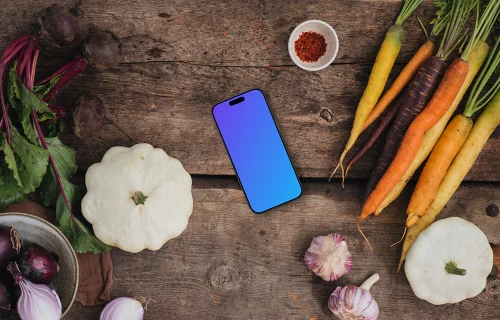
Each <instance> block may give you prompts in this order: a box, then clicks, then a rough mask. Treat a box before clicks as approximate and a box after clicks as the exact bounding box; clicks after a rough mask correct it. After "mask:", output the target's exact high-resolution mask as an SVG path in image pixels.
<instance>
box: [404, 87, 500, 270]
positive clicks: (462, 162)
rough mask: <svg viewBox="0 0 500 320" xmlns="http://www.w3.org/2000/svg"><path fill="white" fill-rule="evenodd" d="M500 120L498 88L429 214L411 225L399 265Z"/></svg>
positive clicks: (473, 128) (461, 178)
mask: <svg viewBox="0 0 500 320" xmlns="http://www.w3.org/2000/svg"><path fill="white" fill-rule="evenodd" d="M499 124H500V91H498V92H497V94H496V95H495V97H494V98H493V100H491V102H490V103H489V104H488V106H487V107H486V109H484V111H483V113H482V114H481V115H480V116H479V118H478V119H477V120H476V123H475V124H474V125H473V126H472V130H471V132H470V134H469V136H468V137H467V140H466V141H465V143H464V145H463V146H462V148H461V149H460V151H459V152H458V154H457V156H456V157H455V160H453V163H452V164H451V166H450V168H449V169H448V172H447V173H446V176H445V177H444V179H443V181H442V182H441V184H440V185H439V188H438V190H437V192H436V196H435V198H434V201H433V202H432V203H431V205H430V207H429V209H428V210H427V212H426V214H425V215H424V216H422V217H421V218H420V219H419V220H418V221H417V223H415V224H414V225H413V226H411V227H410V228H408V231H407V233H406V238H405V241H404V243H403V252H402V254H401V260H400V262H399V268H398V270H399V269H401V266H402V264H403V262H404V260H405V259H406V255H407V253H408V250H410V247H411V245H412V244H413V242H414V241H415V239H416V238H417V236H418V235H419V234H420V232H422V231H424V230H425V229H427V227H429V226H430V225H431V224H432V223H433V222H434V220H435V219H436V217H437V215H438V214H439V213H440V212H441V210H443V208H444V206H445V205H446V204H447V203H448V201H449V200H450V199H451V197H452V196H453V194H454V193H455V191H456V190H457V189H458V187H459V185H460V183H461V182H462V180H463V179H464V178H465V176H466V175H467V173H468V172H469V170H470V168H471V167H472V165H473V164H474V162H475V161H476V159H477V157H478V156H479V153H480V152H481V150H482V149H483V147H484V145H485V144H486V141H487V140H488V138H489V137H490V136H491V134H492V133H493V131H495V129H496V128H497V127H498V125H499Z"/></svg>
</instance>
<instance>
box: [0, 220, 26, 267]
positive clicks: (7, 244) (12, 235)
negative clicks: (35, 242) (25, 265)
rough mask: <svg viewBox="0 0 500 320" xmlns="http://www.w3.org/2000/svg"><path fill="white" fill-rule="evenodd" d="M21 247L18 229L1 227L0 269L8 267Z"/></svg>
mask: <svg viewBox="0 0 500 320" xmlns="http://www.w3.org/2000/svg"><path fill="white" fill-rule="evenodd" d="M20 246H21V244H20V240H19V235H18V234H17V231H16V229H14V228H13V227H5V226H0V267H3V266H5V265H7V263H9V262H10V260H12V258H14V256H15V255H16V253H17V251H18V250H19V248H20Z"/></svg>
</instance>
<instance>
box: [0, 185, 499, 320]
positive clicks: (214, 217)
mask: <svg viewBox="0 0 500 320" xmlns="http://www.w3.org/2000/svg"><path fill="white" fill-rule="evenodd" d="M193 191H194V200H195V202H194V203H195V208H194V212H193V215H192V216H191V218H190V222H189V225H188V228H187V229H186V231H185V232H184V233H183V234H182V235H181V236H180V237H178V238H176V239H173V240H171V241H169V242H168V243H167V245H166V246H165V247H164V248H163V249H161V250H160V251H157V252H150V251H144V252H141V253H139V254H128V253H125V252H122V251H120V250H118V249H113V252H112V256H113V262H114V268H115V276H116V278H117V281H116V284H115V287H114V290H113V296H115V297H117V296H124V295H125V296H141V295H142V296H149V297H151V299H153V300H155V301H156V302H155V303H151V304H150V305H149V306H148V311H147V313H146V318H147V319H150V320H155V319H157V320H163V319H176V320H184V319H185V320H193V319H256V320H257V319H283V320H284V319H286V320H294V319H297V320H303V319H308V320H312V319H317V320H319V319H330V312H329V311H328V309H327V300H328V297H329V295H330V294H331V293H332V292H333V290H334V289H335V288H336V286H338V285H346V284H356V285H359V284H360V283H361V282H362V281H363V280H364V279H366V278H367V277H368V276H370V275H371V274H372V273H374V272H378V273H379V274H380V276H381V280H380V281H379V282H378V283H377V284H376V285H375V286H374V287H373V289H372V293H373V295H374V297H375V298H376V300H377V302H378V303H379V305H380V311H381V314H380V318H379V319H381V320H383V319H415V320H416V319H462V318H461V315H463V314H464V313H465V312H467V314H468V318H467V319H477V320H487V319H492V320H493V319H498V317H500V310H499V309H498V296H494V295H491V294H489V293H487V292H483V293H481V294H480V295H479V296H477V297H476V298H474V299H469V300H466V301H463V302H461V303H459V304H454V305H446V306H432V305H430V304H428V303H427V302H425V301H422V300H419V299H417V298H416V297H415V296H414V295H413V293H412V291H411V288H410V286H409V284H408V282H407V280H406V277H405V274H404V272H402V273H399V274H396V269H397V264H398V261H399V254H400V250H401V246H396V247H393V248H390V247H389V246H390V244H391V243H394V242H396V241H397V240H398V239H399V238H400V237H401V233H402V231H403V227H404V222H405V218H406V216H405V214H404V208H405V204H406V203H407V200H408V196H409V194H408V193H406V194H404V196H403V199H401V200H399V201H397V203H396V204H395V206H392V207H390V208H389V209H388V210H387V212H384V214H382V215H380V216H379V217H377V218H376V219H375V218H373V219H368V220H367V222H366V223H365V224H364V225H363V229H364V231H365V232H366V235H367V236H368V237H369V238H370V240H371V243H372V245H373V246H374V252H373V253H371V252H370V251H369V249H368V248H367V246H366V245H365V244H364V243H363V239H362V237H361V236H360V235H359V234H358V231H357V230H356V222H357V219H358V212H359V210H360V201H361V198H362V195H363V188H362V186H361V185H360V184H347V185H346V188H345V189H342V187H341V186H340V184H327V183H305V184H304V194H303V196H302V197H301V198H300V199H298V200H297V201H294V202H292V203H289V204H286V205H284V206H282V207H279V208H277V209H276V210H273V212H271V213H268V214H262V215H255V214H253V213H251V211H250V210H249V208H248V205H247V203H246V200H245V198H244V195H243V193H242V192H241V190H239V187H238V184H237V182H236V180H235V179H232V178H227V179H221V180H216V179H194V190H193ZM498 199H500V186H492V185H471V184H467V185H465V186H463V187H461V188H460V189H459V190H458V192H457V194H456V195H455V196H454V197H453V199H452V201H450V204H449V205H448V207H447V208H446V209H445V211H444V212H443V214H442V216H440V217H439V218H445V217H449V216H452V215H458V216H461V217H463V218H465V219H467V220H469V221H471V222H473V223H475V224H477V225H478V226H479V227H480V228H481V229H482V230H483V231H484V232H485V233H486V235H487V236H488V239H489V241H490V242H491V243H495V244H500V234H499V233H498V230H500V217H496V218H491V217H488V216H487V215H486V213H485V208H486V207H487V206H488V205H489V204H491V203H495V204H497V205H499V204H500V203H499V200H498ZM330 232H340V233H342V234H343V235H345V236H346V237H347V242H348V245H349V250H350V251H351V253H352V254H353V257H354V266H353V269H352V271H351V272H350V273H349V274H348V275H346V276H344V277H342V278H341V279H340V280H339V281H336V282H324V281H322V280H321V279H319V278H318V277H316V276H314V275H313V274H312V273H311V272H310V271H308V270H307V268H306V266H305V265H304V262H303V256H304V253H305V251H306V250H307V248H308V246H309V244H310V241H311V239H312V238H313V237H314V236H316V235H325V234H328V233H330ZM100 310H101V308H100V307H96V308H85V307H82V306H81V305H79V304H75V305H74V307H73V308H72V310H71V313H70V314H69V315H68V317H67V319H68V320H80V319H82V320H83V319H97V316H98V314H99V312H100ZM0 315H1V314H0ZM2 319H4V317H2ZM7 319H9V318H7Z"/></svg>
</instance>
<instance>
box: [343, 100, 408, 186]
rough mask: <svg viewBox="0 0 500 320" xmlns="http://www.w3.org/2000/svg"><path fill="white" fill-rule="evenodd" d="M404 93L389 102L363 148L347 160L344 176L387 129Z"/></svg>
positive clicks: (401, 101) (401, 102)
mask: <svg viewBox="0 0 500 320" xmlns="http://www.w3.org/2000/svg"><path fill="white" fill-rule="evenodd" d="M404 94H405V92H403V93H402V94H400V95H399V97H398V99H397V100H396V101H395V102H393V103H392V104H391V106H390V107H389V110H388V111H387V113H386V115H385V116H384V118H383V119H382V121H381V122H380V124H379V125H378V127H377V129H375V131H373V133H372V135H371V137H370V139H369V140H368V141H367V142H366V143H365V145H364V146H363V148H362V149H361V150H360V151H359V152H358V153H357V154H356V155H355V156H354V158H352V160H351V162H349V164H348V165H347V169H346V170H345V175H346V177H347V174H348V173H349V169H351V167H352V166H353V165H354V164H355V163H356V162H358V160H359V159H361V157H363V156H364V155H365V153H366V152H367V151H368V150H370V148H371V147H372V146H373V144H374V143H375V141H377V140H378V138H380V136H381V135H382V134H383V133H385V131H386V130H387V129H389V126H390V125H391V123H392V120H394V118H395V117H396V115H397V114H398V110H399V108H400V107H401V105H402V104H403V97H404Z"/></svg>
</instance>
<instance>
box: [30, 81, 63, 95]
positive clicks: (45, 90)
mask: <svg viewBox="0 0 500 320" xmlns="http://www.w3.org/2000/svg"><path fill="white" fill-rule="evenodd" d="M61 77H62V75H59V76H57V77H54V78H52V79H50V81H49V82H47V83H44V84H42V85H38V86H34V87H33V92H34V93H35V94H36V95H37V96H39V97H42V99H43V98H45V97H46V96H47V95H48V94H49V92H50V90H52V88H54V87H55V86H56V84H57V82H59V80H60V79H61Z"/></svg>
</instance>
